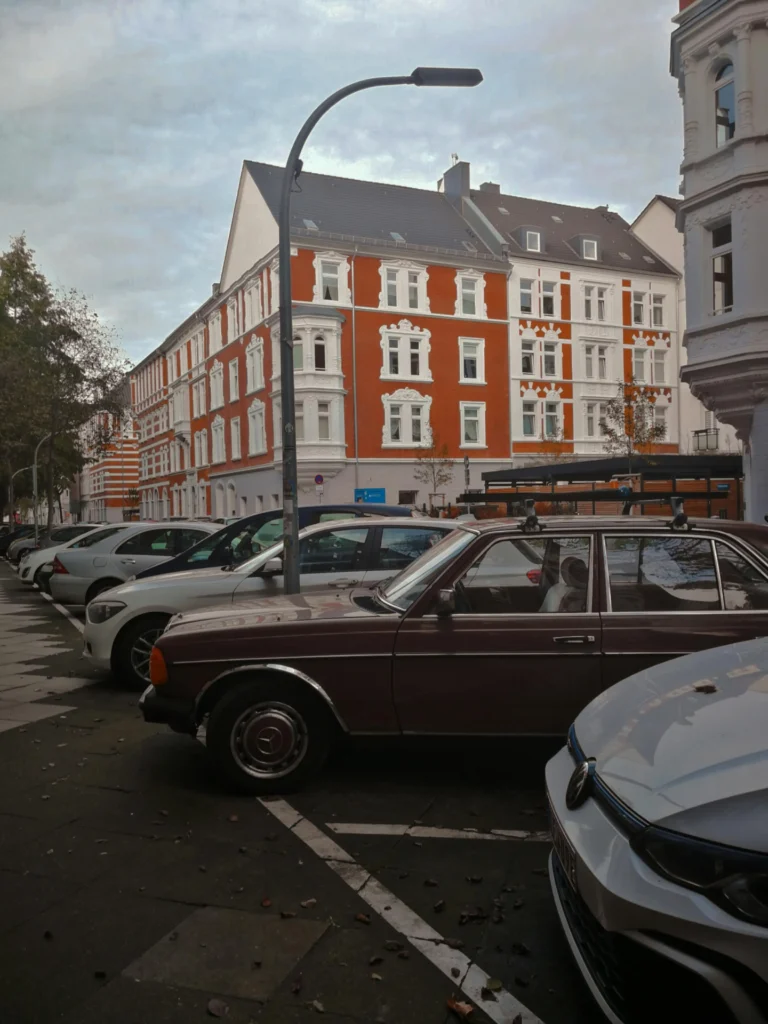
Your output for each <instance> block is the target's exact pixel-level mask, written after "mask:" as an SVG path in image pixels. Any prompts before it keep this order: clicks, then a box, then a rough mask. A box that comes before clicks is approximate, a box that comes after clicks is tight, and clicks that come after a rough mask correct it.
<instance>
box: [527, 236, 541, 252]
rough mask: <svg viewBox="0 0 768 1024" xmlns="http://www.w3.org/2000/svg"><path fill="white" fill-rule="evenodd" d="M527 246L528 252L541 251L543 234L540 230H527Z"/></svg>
mask: <svg viewBox="0 0 768 1024" xmlns="http://www.w3.org/2000/svg"><path fill="white" fill-rule="evenodd" d="M525 248H526V249H527V250H528V252H541V235H540V233H539V232H538V231H526V232H525Z"/></svg>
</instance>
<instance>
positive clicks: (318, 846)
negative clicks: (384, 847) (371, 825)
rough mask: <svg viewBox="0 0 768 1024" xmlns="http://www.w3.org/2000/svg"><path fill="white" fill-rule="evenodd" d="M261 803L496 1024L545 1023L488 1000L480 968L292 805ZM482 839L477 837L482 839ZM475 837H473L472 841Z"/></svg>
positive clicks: (500, 995)
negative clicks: (485, 998) (456, 974)
mask: <svg viewBox="0 0 768 1024" xmlns="http://www.w3.org/2000/svg"><path fill="white" fill-rule="evenodd" d="M259 803H260V804H261V805H262V807H264V808H265V810H267V811H269V813H270V814H272V815H274V817H275V818H277V820H278V821H280V822H281V823H282V824H283V825H285V827H286V828H288V829H290V831H291V832H293V834H294V835H295V836H297V837H298V838H299V839H301V840H302V842H303V843H305V844H306V845H307V846H308V847H309V848H310V849H311V850H312V851H313V852H314V853H316V854H317V856H318V857H320V859H321V860H324V861H325V863H326V864H327V865H328V867H329V868H332V870H333V871H335V872H336V874H337V875H338V876H339V878H341V879H342V880H343V881H345V882H346V883H347V885H348V886H349V887H350V888H351V889H353V890H354V891H355V892H356V893H357V894H358V896H360V897H361V898H362V899H363V900H365V902H366V903H367V904H368V906H369V907H370V908H371V909H372V910H374V911H375V912H376V913H377V914H378V915H379V916H380V917H382V918H383V919H384V920H385V921H386V922H387V924H389V925H391V926H392V927H393V928H394V929H395V931H397V932H399V933H400V935H402V936H403V937H404V938H405V939H407V941H408V942H409V943H410V944H411V945H412V946H413V947H414V949H418V951H419V952H420V953H422V954H423V955H424V956H425V957H426V958H427V959H428V960H429V961H430V962H431V963H433V964H434V965H435V967H437V969H438V970H439V971H440V972H441V973H442V974H444V975H445V976H446V977H447V978H449V979H450V980H451V982H452V983H453V984H454V985H455V986H456V988H457V989H460V990H461V991H462V992H463V993H464V995H466V996H467V997H468V998H469V999H471V1000H472V1001H473V1002H474V1003H475V1004H476V1005H477V1006H479V1007H480V1008H481V1009H482V1011H483V1012H484V1013H485V1014H486V1015H487V1016H488V1017H490V1019H491V1020H492V1021H494V1022H495V1024H510V1021H513V1020H519V1024H543V1022H542V1021H541V1020H540V1018H538V1017H537V1016H535V1014H533V1013H531V1011H530V1010H529V1009H528V1008H527V1007H526V1006H524V1005H523V1004H522V1003H521V1002H520V1001H519V1000H518V999H516V998H515V996H513V995H512V993H511V992H507V991H506V989H501V991H499V992H495V993H494V995H495V996H496V1001H495V1002H490V1001H488V1002H486V1001H485V1000H483V998H482V989H483V988H484V987H485V986H487V984H488V982H489V981H490V976H489V975H488V974H486V973H485V971H484V970H482V969H481V968H480V967H478V965H477V964H476V963H473V961H472V960H470V958H469V957H468V956H467V955H466V954H465V953H462V952H461V951H460V950H458V949H452V948H451V947H450V946H448V945H446V942H445V939H444V938H443V936H442V935H441V934H440V933H439V932H437V931H435V929H434V928H433V927H432V926H431V925H430V924H427V922H426V921H425V920H424V919H423V918H422V917H419V915H418V914H417V913H415V911H413V910H411V908H410V907H409V906H407V905H406V904H405V903H403V901H402V900H400V899H398V897H397V896H395V894H394V893H392V892H390V891H389V889H387V888H386V887H385V886H383V885H382V884H381V882H379V881H378V879H376V878H374V877H373V875H371V873H370V872H369V871H366V870H365V868H364V867H362V866H361V865H360V864H358V863H357V862H356V861H355V860H354V859H353V858H352V857H351V856H350V855H349V854H348V853H347V851H346V850H344V849H342V847H340V846H339V845H338V844H337V843H334V841H333V840H332V839H331V838H329V837H328V836H326V835H324V834H323V833H322V832H321V831H320V829H318V828H317V826H316V825H313V824H312V822H310V821H308V820H307V819H306V818H304V817H303V816H302V815H301V814H299V813H298V811H296V809H295V808H293V807H291V805H290V804H289V803H287V802H286V801H285V800H282V799H278V798H275V799H269V798H265V799H261V800H259ZM389 827H390V828H391V827H392V826H389ZM395 827H397V826H395ZM367 834H369V835H371V834H373V835H376V834H381V833H367ZM389 834H402V833H389ZM482 834H483V833H477V835H482ZM472 835H473V834H472V833H470V836H472ZM453 970H458V971H459V976H458V978H456V977H454V975H453V974H452V973H451V972H452V971H453Z"/></svg>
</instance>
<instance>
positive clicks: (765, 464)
mask: <svg viewBox="0 0 768 1024" xmlns="http://www.w3.org/2000/svg"><path fill="white" fill-rule="evenodd" d="M676 22H677V25H678V27H677V29H676V30H675V32H674V34H673V37H672V72H673V74H674V75H675V76H677V77H678V80H679V83H680V94H681V97H682V100H683V109H684V124H685V151H684V157H683V163H682V167H681V170H682V173H683V187H682V193H683V201H682V203H681V205H680V210H679V214H678V216H679V224H680V225H681V227H682V229H683V231H684V234H685V277H686V294H687V303H686V307H687V321H688V327H687V332H686V339H685V345H686V348H687V354H688V363H687V365H686V366H684V367H683V370H682V378H683V380H684V381H686V382H687V383H688V384H689V385H690V388H691V391H692V392H693V394H694V395H695V396H696V397H697V398H699V399H700V400H701V401H702V402H703V403H704V405H705V406H706V407H707V408H708V409H709V410H711V411H712V412H714V413H715V415H716V416H717V418H718V419H720V420H722V421H723V422H724V423H727V424H731V425H732V426H733V427H734V428H735V429H736V432H737V435H738V437H739V438H740V440H742V441H743V442H744V445H745V449H746V451H745V472H746V484H745V498H746V515H747V518H748V519H751V520H753V521H756V522H762V521H763V517H764V515H765V514H766V513H768V0H696V2H694V3H693V4H690V5H687V6H685V8H684V9H683V10H682V11H681V13H680V14H679V15H678V17H677V19H676Z"/></svg>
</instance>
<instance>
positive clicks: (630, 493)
mask: <svg viewBox="0 0 768 1024" xmlns="http://www.w3.org/2000/svg"><path fill="white" fill-rule="evenodd" d="M742 477H743V466H742V459H741V455H721V454H718V453H711V454H707V455H633V456H631V458H630V457H628V456H617V457H612V458H606V459H590V460H580V461H576V462H560V463H552V464H550V465H539V466H524V467H520V468H514V467H512V466H510V468H509V469H500V470H495V471H494V472H492V473H483V475H482V478H483V481H484V483H485V491H484V492H477V491H475V492H471V491H470V492H469V493H467V494H462V495H460V497H459V498H458V503H459V504H467V505H477V504H482V503H484V502H493V503H506V505H507V512H508V513H509V514H512V509H513V505H518V504H519V503H520V502H522V501H524V500H525V499H527V500H529V501H530V500H533V501H549V502H552V501H554V502H558V501H561V502H569V503H572V502H579V501H581V502H585V501H587V502H591V503H592V511H593V514H594V511H595V503H596V502H598V501H616V502H622V503H624V511H625V512H627V513H628V512H629V508H630V506H631V505H634V504H639V505H640V508H641V511H642V510H643V504H648V503H652V504H659V503H663V502H667V501H669V500H670V499H672V498H683V499H685V498H689V499H692V500H693V499H695V500H702V499H704V500H706V502H707V515H711V514H712V499H713V498H714V499H716V500H717V499H719V500H720V501H722V500H723V499H724V498H725V497H726V493H724V492H723V490H720V489H718V490H715V491H713V490H712V480H716V481H719V482H722V481H729V480H733V481H734V483H735V490H736V507H737V508H738V509H739V510H741V481H742ZM616 480H620V481H623V482H625V483H624V486H622V487H621V489H620V490H619V489H617V488H615V487H613V488H607V487H605V488H598V487H597V486H596V485H597V484H598V483H604V484H608V483H611V482H613V481H616ZM667 480H668V481H670V482H671V487H670V488H663V489H654V488H652V489H651V490H649V491H646V490H645V484H646V482H649V481H667ZM681 480H705V481H706V482H707V488H706V490H704V491H693V492H692V491H687V490H685V489H682V490H681V489H680V488H679V486H678V484H679V481H681ZM635 482H637V484H638V485H639V489H638V490H635V489H634V486H633V485H634V483H635ZM578 483H583V484H584V485H585V487H584V490H583V491H581V490H579V491H573V490H568V491H561V490H559V488H558V487H557V484H578ZM536 484H540V485H541V487H542V489H541V490H531V488H532V487H535V486H536ZM505 485H506V486H507V487H510V488H517V487H525V488H526V490H525V491H523V492H519V491H513V490H504V489H503V488H504V487H505ZM720 486H722V484H720ZM544 487H547V490H544V489H543V488H544ZM728 490H729V488H727V487H726V488H725V491H726V492H728Z"/></svg>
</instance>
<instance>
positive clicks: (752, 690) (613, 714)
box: [575, 624, 768, 852]
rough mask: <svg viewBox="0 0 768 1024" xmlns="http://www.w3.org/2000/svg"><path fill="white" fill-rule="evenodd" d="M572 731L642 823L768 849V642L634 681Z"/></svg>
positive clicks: (606, 696) (603, 698) (712, 653)
mask: <svg viewBox="0 0 768 1024" xmlns="http://www.w3.org/2000/svg"><path fill="white" fill-rule="evenodd" d="M756 625H757V624H756ZM575 731H576V737H577V739H578V742H579V745H580V746H581V748H582V750H583V751H584V753H585V754H586V755H587V756H588V757H594V758H595V759H596V761H597V771H598V774H599V775H600V777H601V779H603V781H604V782H605V783H606V785H608V786H609V787H610V788H611V789H612V790H613V792H614V793H615V794H616V795H617V796H618V797H619V799H620V800H622V801H623V802H624V803H625V804H627V805H628V806H629V807H631V808H632V809H633V810H634V811H635V813H636V814H638V815H640V817H641V818H644V819H645V820H646V821H649V822H652V823H654V824H658V825H662V826H663V827H664V828H669V829H673V830H674V831H678V832H685V833H687V834H689V835H694V836H698V837H700V838H702V839H708V840H710V841H712V842H721V843H726V844H728V845H730V846H741V847H743V848H745V849H752V850H762V851H765V852H768V815H766V814H765V808H766V806H767V805H768V639H766V638H762V639H759V640H749V641H747V642H745V643H741V644H729V645H728V646H726V647H719V648H714V649H711V650H708V651H703V652H701V653H700V654H692V655H688V656H687V657H683V658H677V659H674V660H672V661H668V662H665V663H664V664H662V665H658V666H656V667H654V668H651V669H648V670H647V671H645V672H639V673H638V674H637V675H634V676H630V677H629V678H628V679H625V680H623V681H622V682H620V683H618V684H617V685H616V686H613V687H611V689H609V690H606V691H605V693H603V694H601V695H600V696H599V697H597V698H596V699H595V700H593V701H592V703H591V704H589V705H588V706H587V707H586V708H585V709H584V710H583V711H582V712H581V714H580V715H579V717H578V718H577V719H576V722H575Z"/></svg>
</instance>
